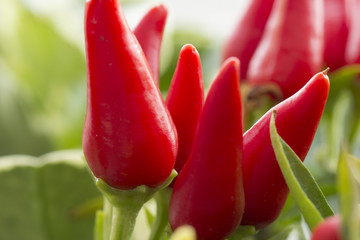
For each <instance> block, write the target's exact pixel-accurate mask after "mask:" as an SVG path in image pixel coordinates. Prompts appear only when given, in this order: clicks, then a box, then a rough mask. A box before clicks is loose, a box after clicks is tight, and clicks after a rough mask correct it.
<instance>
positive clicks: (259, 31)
mask: <svg viewBox="0 0 360 240" xmlns="http://www.w3.org/2000/svg"><path fill="white" fill-rule="evenodd" d="M273 3H274V0H266V1H263V0H253V1H251V2H250V3H249V5H248V7H247V9H246V10H245V12H244V14H243V15H242V16H241V19H240V21H239V23H238V25H237V26H236V29H235V31H234V32H233V34H232V35H231V37H230V38H229V40H228V41H227V42H226V45H225V48H224V53H223V59H227V58H229V57H232V56H235V57H237V58H239V59H240V62H241V66H240V74H241V75H240V77H241V79H245V78H246V74H247V70H248V66H249V62H250V59H251V57H252V56H253V54H254V52H255V50H256V47H257V46H258V44H259V42H260V39H261V37H262V36H263V32H264V28H265V25H266V22H267V20H268V18H269V15H270V12H271V9H272V6H273Z"/></svg>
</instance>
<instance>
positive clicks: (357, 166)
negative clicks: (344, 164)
mask: <svg viewBox="0 0 360 240" xmlns="http://www.w3.org/2000/svg"><path fill="white" fill-rule="evenodd" d="M347 158H348V160H349V162H350V163H351V168H350V170H351V171H352V173H353V176H354V178H355V180H356V181H357V182H358V184H360V159H359V158H357V157H355V156H353V155H350V154H348V155H347Z"/></svg>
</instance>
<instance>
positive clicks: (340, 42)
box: [324, 0, 349, 71]
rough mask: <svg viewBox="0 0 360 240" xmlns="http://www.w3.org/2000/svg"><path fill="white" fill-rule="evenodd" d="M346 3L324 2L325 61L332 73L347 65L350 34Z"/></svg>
mask: <svg viewBox="0 0 360 240" xmlns="http://www.w3.org/2000/svg"><path fill="white" fill-rule="evenodd" d="M346 1H347V0H325V1H324V9H325V14H324V17H325V21H324V61H325V64H326V65H327V66H328V67H329V68H330V70H331V71H333V70H336V69H338V68H340V67H342V66H344V65H346V62H345V48H346V42H347V38H348V34H349V29H348V23H347V19H346V10H345V2H346Z"/></svg>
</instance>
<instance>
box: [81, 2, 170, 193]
mask: <svg viewBox="0 0 360 240" xmlns="http://www.w3.org/2000/svg"><path fill="white" fill-rule="evenodd" d="M85 36H86V53H87V70H88V90H87V94H88V99H87V111H86V119H85V125H84V130H83V150H84V153H85V157H86V160H87V162H88V164H89V166H90V168H91V170H92V171H93V173H94V175H95V176H96V177H98V178H101V179H103V180H104V181H106V182H107V183H108V184H109V185H110V186H112V187H116V188H120V189H131V188H134V187H137V186H139V185H146V186H149V187H156V186H158V185H160V184H161V183H163V182H164V181H165V180H166V179H167V178H168V176H169V175H170V173H171V171H172V168H173V166H174V162H175V157H176V152H177V134H176V130H175V126H174V124H173V122H172V120H171V118H170V115H169V113H168V111H167V110H166V107H165V103H164V101H163V100H162V97H161V94H160V91H159V90H158V88H157V87H156V86H155V83H154V81H153V77H152V75H151V72H150V69H149V66H148V63H147V62H146V59H145V57H144V54H143V52H142V50H141V47H140V45H139V44H138V41H137V40H136V38H135V36H134V34H133V33H132V32H131V30H130V28H129V26H128V25H127V23H126V20H125V17H124V15H123V12H122V10H121V7H120V6H119V5H118V3H117V0H90V1H87V2H86V9H85Z"/></svg>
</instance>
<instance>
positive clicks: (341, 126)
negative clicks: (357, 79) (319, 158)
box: [323, 90, 354, 172]
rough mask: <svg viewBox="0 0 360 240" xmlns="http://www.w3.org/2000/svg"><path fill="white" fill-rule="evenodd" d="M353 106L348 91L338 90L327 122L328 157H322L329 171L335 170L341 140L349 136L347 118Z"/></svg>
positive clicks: (350, 114) (349, 116) (349, 117)
mask: <svg viewBox="0 0 360 240" xmlns="http://www.w3.org/2000/svg"><path fill="white" fill-rule="evenodd" d="M353 107H354V102H353V98H352V97H351V94H350V91H348V90H344V91H342V92H340V93H339V97H338V99H337V101H336V102H335V103H334V106H333V109H332V113H331V118H330V122H329V125H330V126H329V132H328V133H329V137H328V138H327V139H328V144H327V148H328V149H327V150H328V154H327V156H328V158H327V159H323V160H324V162H323V164H324V167H326V168H327V169H328V170H330V171H331V172H336V168H337V163H338V158H339V153H340V145H341V141H342V140H343V139H348V138H349V131H350V129H349V119H351V117H352V115H353V113H352V109H353Z"/></svg>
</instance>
